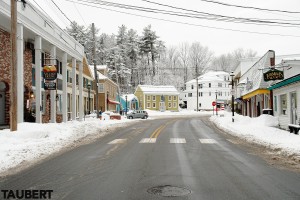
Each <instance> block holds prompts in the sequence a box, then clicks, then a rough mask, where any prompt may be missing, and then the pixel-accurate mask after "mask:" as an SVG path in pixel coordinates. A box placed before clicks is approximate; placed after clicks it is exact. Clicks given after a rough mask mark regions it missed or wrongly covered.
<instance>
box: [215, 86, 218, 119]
mask: <svg viewBox="0 0 300 200" xmlns="http://www.w3.org/2000/svg"><path fill="white" fill-rule="evenodd" d="M215 94H216V115H217V116H218V91H216V92H215Z"/></svg>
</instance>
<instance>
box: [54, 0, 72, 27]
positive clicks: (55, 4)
mask: <svg viewBox="0 0 300 200" xmlns="http://www.w3.org/2000/svg"><path fill="white" fill-rule="evenodd" d="M51 1H52V3H53V4H54V5H55V6H56V8H57V9H58V10H59V11H60V12H61V13H62V14H63V15H64V16H65V18H67V19H68V20H69V22H70V23H71V24H72V23H73V22H72V21H71V20H70V19H69V18H68V17H67V15H66V14H65V13H64V12H63V11H62V10H61V9H60V8H59V7H58V6H57V4H56V3H55V2H54V1H53V0H51Z"/></svg>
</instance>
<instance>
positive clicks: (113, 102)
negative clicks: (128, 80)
mask: <svg viewBox="0 0 300 200" xmlns="http://www.w3.org/2000/svg"><path fill="white" fill-rule="evenodd" d="M107 103H109V104H120V102H118V101H113V100H110V99H107Z"/></svg>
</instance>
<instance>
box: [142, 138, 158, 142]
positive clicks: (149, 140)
mask: <svg viewBox="0 0 300 200" xmlns="http://www.w3.org/2000/svg"><path fill="white" fill-rule="evenodd" d="M155 142H156V138H143V139H142V140H141V141H140V143H155Z"/></svg>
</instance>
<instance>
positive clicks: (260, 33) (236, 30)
mask: <svg viewBox="0 0 300 200" xmlns="http://www.w3.org/2000/svg"><path fill="white" fill-rule="evenodd" d="M66 1H69V2H75V3H77V4H81V5H85V6H88V7H93V8H99V9H102V10H108V11H112V12H117V13H122V14H127V15H132V16H137V17H143V18H148V19H154V20H159V21H165V22H172V23H177V24H183V25H189V26H197V27H203V28H209V29H216V30H225V31H233V32H241V33H251V34H258V35H273V36H283V37H297V38H298V37H300V36H299V35H290V34H279V33H267V32H256V31H245V30H238V29H229V28H221V27H215V26H206V25H200V24H193V23H186V22H179V21H175V20H167V19H161V18H156V17H149V16H144V15H139V14H133V13H129V12H124V11H118V10H113V9H109V8H103V7H101V6H97V5H91V4H88V3H82V2H78V1H73V0H66Z"/></svg>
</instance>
